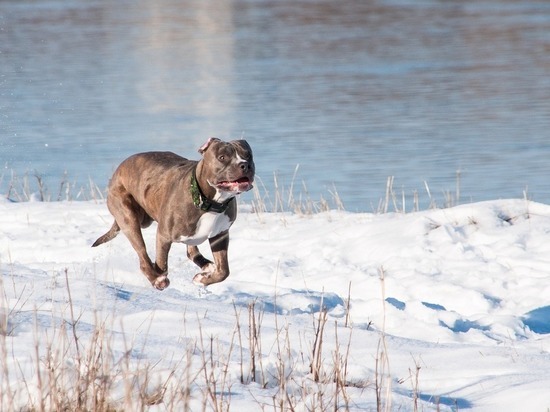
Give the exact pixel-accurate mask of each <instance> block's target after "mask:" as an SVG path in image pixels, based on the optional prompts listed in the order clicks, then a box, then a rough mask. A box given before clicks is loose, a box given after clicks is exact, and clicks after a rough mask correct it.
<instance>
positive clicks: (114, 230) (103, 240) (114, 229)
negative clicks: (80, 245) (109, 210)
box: [92, 220, 120, 247]
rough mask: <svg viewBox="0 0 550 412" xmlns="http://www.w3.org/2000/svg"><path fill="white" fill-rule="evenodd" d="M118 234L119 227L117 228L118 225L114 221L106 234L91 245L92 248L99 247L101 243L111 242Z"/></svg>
mask: <svg viewBox="0 0 550 412" xmlns="http://www.w3.org/2000/svg"><path fill="white" fill-rule="evenodd" d="M119 233H120V227H119V226H118V223H117V222H116V220H115V221H114V223H113V225H112V226H111V228H110V229H109V231H108V232H107V233H105V234H104V235H103V236H100V237H99V238H98V239H97V240H96V241H95V242H94V244H93V245H92V247H96V246H99V245H101V244H103V243H106V242H108V241H109V240H112V239H114V238H115V237H116V235H118V234H119Z"/></svg>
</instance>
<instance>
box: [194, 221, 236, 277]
mask: <svg viewBox="0 0 550 412" xmlns="http://www.w3.org/2000/svg"><path fill="white" fill-rule="evenodd" d="M208 240H209V242H210V249H211V250H212V255H213V256H214V264H211V263H210V264H207V265H206V266H205V267H206V268H207V270H208V269H209V268H212V266H213V270H211V271H205V272H201V273H197V274H196V275H195V277H194V278H193V283H195V284H198V285H204V286H207V285H210V284H212V283H218V282H221V281H223V280H225V279H226V278H227V277H228V276H229V263H228V262H227V249H228V248H229V232H228V231H225V232H222V233H220V234H219V235H217V236H215V237H213V238H211V239H208ZM205 260H206V259H205ZM203 270H204V267H203Z"/></svg>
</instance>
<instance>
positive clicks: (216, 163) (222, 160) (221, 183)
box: [199, 137, 255, 194]
mask: <svg viewBox="0 0 550 412" xmlns="http://www.w3.org/2000/svg"><path fill="white" fill-rule="evenodd" d="M199 153H200V154H202V156H203V161H204V162H206V163H207V164H208V165H209V167H208V170H207V171H206V170H205V168H204V167H203V172H206V173H207V176H206V179H207V180H208V183H209V184H210V185H211V186H212V187H214V188H215V189H216V190H218V191H220V192H229V193H233V194H240V193H242V192H246V191H248V190H250V189H252V187H253V186H252V183H253V182H254V171H255V168H254V160H253V158H252V149H251V148H250V145H249V144H248V143H247V142H246V140H233V141H230V142H224V141H222V140H220V139H217V138H215V137H211V138H210V139H208V141H207V142H206V143H205V144H204V145H202V146H201V147H200V149H199Z"/></svg>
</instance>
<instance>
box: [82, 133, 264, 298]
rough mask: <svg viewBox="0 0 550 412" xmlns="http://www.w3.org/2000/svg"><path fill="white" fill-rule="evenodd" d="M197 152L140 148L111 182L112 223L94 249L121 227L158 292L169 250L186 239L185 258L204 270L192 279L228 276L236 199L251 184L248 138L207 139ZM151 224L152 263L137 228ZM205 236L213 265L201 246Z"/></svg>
mask: <svg viewBox="0 0 550 412" xmlns="http://www.w3.org/2000/svg"><path fill="white" fill-rule="evenodd" d="M199 153H200V154H202V159H201V160H199V161H194V160H188V159H186V158H183V157H181V156H179V155H177V154H175V153H172V152H146V153H138V154H135V155H133V156H130V157H129V158H127V159H126V160H124V161H123V162H122V163H121V164H120V166H119V167H118V168H117V169H116V170H115V172H114V174H113V176H112V178H111V180H110V182H109V188H108V194H107V207H108V208H109V211H110V212H111V214H112V215H113V217H114V219H115V221H114V223H113V225H112V226H111V228H110V229H109V231H108V232H107V233H105V234H104V235H103V236H101V237H100V238H99V239H97V240H96V241H95V242H94V244H93V245H92V246H93V247H96V246H99V245H101V244H103V243H105V242H108V241H110V240H112V239H113V238H114V237H115V236H116V235H117V234H118V233H119V232H120V231H122V232H123V233H124V234H125V235H126V237H127V238H128V240H129V241H130V243H131V245H132V247H133V248H134V249H135V251H136V252H137V255H138V257H139V265H140V269H141V272H142V273H143V274H144V275H145V277H147V279H148V280H149V282H151V284H152V285H153V286H154V287H155V288H157V289H159V290H163V289H165V288H167V287H168V286H169V285H170V281H169V279H168V253H169V251H170V248H171V246H172V243H174V242H181V243H185V244H186V245H187V257H188V258H189V259H190V260H191V261H192V262H194V263H195V264H196V265H197V266H198V267H199V268H200V269H201V272H200V273H198V274H196V275H195V277H194V278H193V282H194V283H195V284H198V285H204V286H207V285H210V284H213V283H218V282H222V281H223V280H225V279H226V278H227V277H228V276H229V264H228V261H227V249H228V247H229V228H230V227H231V225H232V224H233V222H234V221H235V218H236V217H237V204H236V203H237V202H236V199H235V198H236V196H237V195H239V194H241V193H243V192H246V191H248V190H251V189H252V187H253V185H252V184H253V182H254V173H255V166H254V160H253V157H252V149H251V148H250V145H249V144H248V143H247V142H246V141H245V140H233V141H230V142H224V141H222V140H220V139H217V138H210V139H208V141H207V142H206V143H205V144H204V145H203V146H201V147H200V148H199ZM153 221H155V222H157V224H158V226H157V233H156V259H155V263H153V262H152V260H151V259H150V258H149V255H148V254H147V250H146V247H145V242H144V240H143V236H142V232H141V229H142V228H146V227H149V226H150V225H151V223H152V222H153ZM207 239H208V241H209V243H210V248H211V250H212V256H213V260H214V262H212V261H210V260H208V259H206V258H205V257H204V256H203V255H202V254H201V253H200V251H199V249H198V245H200V244H201V243H203V242H204V241H206V240H207Z"/></svg>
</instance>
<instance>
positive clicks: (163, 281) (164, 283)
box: [153, 275, 170, 290]
mask: <svg viewBox="0 0 550 412" xmlns="http://www.w3.org/2000/svg"><path fill="white" fill-rule="evenodd" d="M153 286H154V287H155V288H157V289H158V290H164V289H166V288H167V287H168V286H170V280H169V279H168V276H166V275H162V276H159V277H157V278H156V279H155V282H154V283H153Z"/></svg>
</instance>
